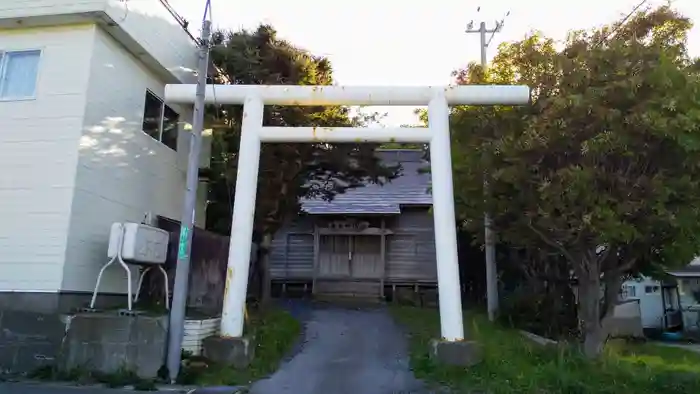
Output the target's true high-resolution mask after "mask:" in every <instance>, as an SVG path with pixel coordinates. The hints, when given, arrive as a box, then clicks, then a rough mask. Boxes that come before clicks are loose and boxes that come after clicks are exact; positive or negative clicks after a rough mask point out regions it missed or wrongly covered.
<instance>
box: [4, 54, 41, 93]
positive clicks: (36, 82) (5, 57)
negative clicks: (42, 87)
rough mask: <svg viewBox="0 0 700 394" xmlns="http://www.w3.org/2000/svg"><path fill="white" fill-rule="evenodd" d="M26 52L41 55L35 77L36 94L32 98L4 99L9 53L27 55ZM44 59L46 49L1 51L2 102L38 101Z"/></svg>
mask: <svg viewBox="0 0 700 394" xmlns="http://www.w3.org/2000/svg"><path fill="white" fill-rule="evenodd" d="M26 52H37V54H38V55H39V60H38V62H37V67H36V75H34V93H33V94H32V95H31V96H21V97H11V96H8V97H4V96H2V85H3V81H4V79H5V78H4V76H5V68H6V66H7V59H8V56H5V55H7V54H9V53H26ZM43 59H44V48H24V49H0V102H5V101H32V100H36V98H37V93H38V91H39V76H40V75H41V65H42V61H43Z"/></svg>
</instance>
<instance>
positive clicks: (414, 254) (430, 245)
mask: <svg viewBox="0 0 700 394" xmlns="http://www.w3.org/2000/svg"><path fill="white" fill-rule="evenodd" d="M388 222H389V223H388V225H387V227H388V228H389V229H391V230H392V231H393V232H394V234H392V235H389V236H387V247H386V278H387V280H388V281H390V282H416V281H418V282H422V281H426V282H434V281H437V260H436V258H435V227H434V225H433V216H432V215H431V214H430V212H429V211H428V209H427V208H403V209H402V210H401V214H400V215H398V216H397V217H396V218H390V220H388Z"/></svg>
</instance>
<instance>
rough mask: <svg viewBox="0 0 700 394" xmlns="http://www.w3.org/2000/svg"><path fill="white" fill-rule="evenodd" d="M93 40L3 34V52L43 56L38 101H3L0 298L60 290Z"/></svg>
mask: <svg viewBox="0 0 700 394" xmlns="http://www.w3.org/2000/svg"><path fill="white" fill-rule="evenodd" d="M92 32H93V27H92V26H90V25H82V26H70V27H60V28H59V27H56V28H37V29H14V30H0V50H18V49H41V50H42V55H41V60H40V65H39V74H38V80H37V93H36V99H35V100H26V101H0V124H2V127H1V128H0V166H2V168H3V169H4V170H3V171H2V173H1V174H0V201H2V203H1V204H0V217H1V218H2V220H0V291H39V292H40V291H48V292H52V291H57V290H58V289H60V286H61V281H62V276H63V275H62V273H63V263H64V257H65V251H66V243H67V238H66V233H67V230H68V226H69V216H70V207H71V201H72V198H73V187H74V183H75V171H76V164H77V161H78V157H77V156H78V153H77V150H76V145H77V143H78V140H79V138H80V129H81V125H82V119H83V115H84V110H85V99H86V97H85V96H86V94H85V92H86V90H87V80H88V78H87V75H88V74H89V65H90V43H91V42H92Z"/></svg>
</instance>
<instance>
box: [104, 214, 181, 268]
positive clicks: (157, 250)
mask: <svg viewBox="0 0 700 394" xmlns="http://www.w3.org/2000/svg"><path fill="white" fill-rule="evenodd" d="M122 231H124V240H123V243H122V259H124V260H126V261H127V262H135V263H139V264H163V263H165V260H166V258H167V256H168V241H169V240H170V234H169V233H168V232H167V231H165V230H163V229H160V228H157V227H152V226H148V225H145V224H140V223H113V224H112V227H111V229H110V232H109V247H108V248H107V257H109V258H110V259H111V258H113V257H114V256H116V255H117V251H118V250H119V237H120V236H121V234H122Z"/></svg>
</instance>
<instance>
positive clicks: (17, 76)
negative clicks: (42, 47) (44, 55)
mask: <svg viewBox="0 0 700 394" xmlns="http://www.w3.org/2000/svg"><path fill="white" fill-rule="evenodd" d="M40 57H41V51H39V50H32V51H7V52H3V51H0V99H3V100H22V99H31V98H34V96H35V94H36V81H37V76H38V74H39V58H40Z"/></svg>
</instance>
